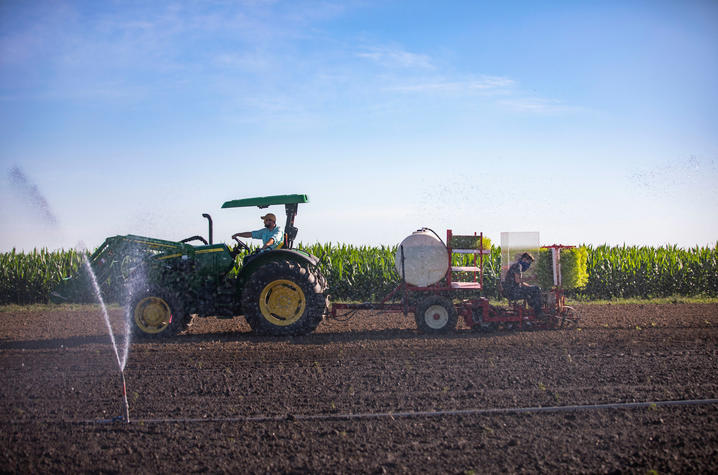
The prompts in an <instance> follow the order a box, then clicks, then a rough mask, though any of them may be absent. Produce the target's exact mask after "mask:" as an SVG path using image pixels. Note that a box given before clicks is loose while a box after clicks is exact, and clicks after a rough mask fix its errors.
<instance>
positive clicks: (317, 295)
mask: <svg viewBox="0 0 718 475" xmlns="http://www.w3.org/2000/svg"><path fill="white" fill-rule="evenodd" d="M324 282H325V281H324V279H323V277H322V276H321V274H320V273H319V271H318V270H316V269H312V268H311V267H309V266H307V265H302V264H300V263H298V262H294V261H272V262H269V263H267V264H265V265H263V266H262V267H260V268H259V269H257V270H256V271H255V272H254V273H253V274H252V275H251V276H250V277H249V280H248V281H247V284H246V286H245V288H244V291H243V292H242V308H243V309H244V315H245V318H246V319H247V323H249V326H251V327H252V330H254V331H255V332H256V333H258V334H262V335H277V336H278V335H305V334H307V333H311V332H312V331H314V329H315V328H316V327H317V326H318V325H319V323H320V322H321V321H322V318H323V317H324V313H325V312H326V297H325V295H324V292H325V290H326V284H325V283H324Z"/></svg>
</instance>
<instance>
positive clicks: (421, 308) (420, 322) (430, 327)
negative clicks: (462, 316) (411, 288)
mask: <svg viewBox="0 0 718 475" xmlns="http://www.w3.org/2000/svg"><path fill="white" fill-rule="evenodd" d="M415 317H416V326H417V327H419V330H421V331H422V332H424V333H444V332H446V331H448V330H453V329H454V328H456V322H457V321H458V319H459V315H458V313H457V312H456V308H455V307H454V304H453V303H452V302H451V300H449V299H448V298H446V297H442V296H440V295H431V296H429V297H426V298H425V299H423V300H422V301H421V302H419V305H417V307H416V315H415Z"/></svg>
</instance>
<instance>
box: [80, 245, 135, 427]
mask: <svg viewBox="0 0 718 475" xmlns="http://www.w3.org/2000/svg"><path fill="white" fill-rule="evenodd" d="M83 265H84V266H85V269H86V270H87V274H88V275H89V276H90V280H91V282H92V287H93V290H94V291H95V296H96V297H97V300H98V302H100V307H101V308H102V316H103V317H104V320H105V325H107V332H108V333H109V334H110V341H111V342H112V348H113V350H114V351H115V357H116V358H117V366H118V368H119V369H120V376H121V377H122V399H123V402H124V409H125V415H124V420H125V422H127V423H129V422H130V406H129V404H128V403H127V384H126V383H125V365H126V364H127V356H128V354H129V347H130V333H129V325H128V323H127V319H125V335H126V336H125V345H124V348H123V352H122V357H120V351H119V349H118V347H117V341H116V340H115V334H114V333H113V331H112V325H111V324H110V316H109V314H108V313H107V307H106V306H105V301H104V299H103V298H102V292H101V291H100V286H99V284H98V283H97V278H96V277H95V273H94V272H93V270H92V266H91V265H90V261H89V260H88V259H87V256H85V258H84V259H83Z"/></svg>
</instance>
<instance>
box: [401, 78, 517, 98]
mask: <svg viewBox="0 0 718 475" xmlns="http://www.w3.org/2000/svg"><path fill="white" fill-rule="evenodd" d="M515 85H516V81H514V80H513V79H509V78H506V77H500V76H479V77H478V78H475V79H465V80H451V79H437V80H426V81H415V82H413V83H407V84H401V85H397V86H393V87H390V88H389V89H390V90H392V91H397V92H406V93H413V92H416V93H422V92H449V93H471V92H480V93H490V94H508V93H509V92H510V91H511V90H512V89H513V88H514V87H515Z"/></svg>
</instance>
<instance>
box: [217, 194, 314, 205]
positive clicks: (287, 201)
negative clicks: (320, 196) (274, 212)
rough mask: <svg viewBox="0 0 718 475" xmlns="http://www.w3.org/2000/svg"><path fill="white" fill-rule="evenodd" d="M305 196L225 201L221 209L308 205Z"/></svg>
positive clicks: (278, 196)
mask: <svg viewBox="0 0 718 475" xmlns="http://www.w3.org/2000/svg"><path fill="white" fill-rule="evenodd" d="M308 202H309V198H308V197H307V195H273V196H260V197H258V198H244V199H241V200H231V201H225V202H224V204H223V205H222V208H244V207H247V206H256V207H258V208H267V207H269V206H271V205H294V204H298V203H308Z"/></svg>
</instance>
